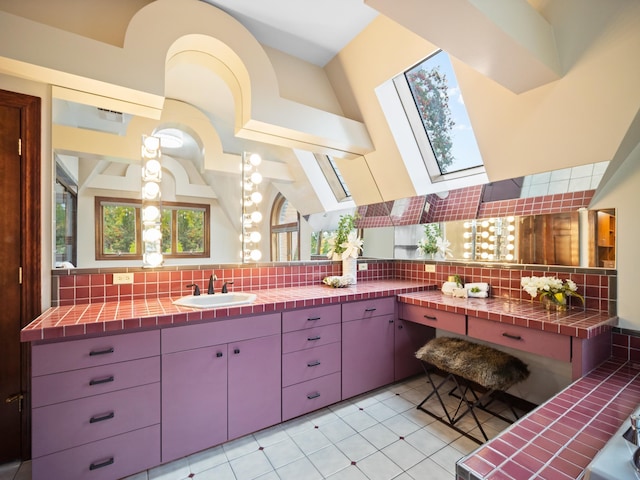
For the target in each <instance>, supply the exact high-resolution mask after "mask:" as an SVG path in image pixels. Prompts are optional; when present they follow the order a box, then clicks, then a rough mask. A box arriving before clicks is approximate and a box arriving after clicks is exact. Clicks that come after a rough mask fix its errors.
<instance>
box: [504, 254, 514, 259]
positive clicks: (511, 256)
mask: <svg viewBox="0 0 640 480" xmlns="http://www.w3.org/2000/svg"><path fill="white" fill-rule="evenodd" d="M505 258H506V259H507V260H509V261H511V260H513V255H511V254H510V253H509V254H507V256H506V257H505Z"/></svg>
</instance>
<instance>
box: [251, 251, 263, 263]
mask: <svg viewBox="0 0 640 480" xmlns="http://www.w3.org/2000/svg"><path fill="white" fill-rule="evenodd" d="M249 256H250V257H251V260H253V261H254V262H257V261H258V260H260V259H261V258H262V252H261V251H260V250H257V249H256V250H251V253H250V254H249Z"/></svg>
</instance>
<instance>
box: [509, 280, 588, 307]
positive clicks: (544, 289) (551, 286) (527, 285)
mask: <svg viewBox="0 0 640 480" xmlns="http://www.w3.org/2000/svg"><path fill="white" fill-rule="evenodd" d="M520 285H521V286H522V289H523V290H524V291H525V292H527V293H528V294H529V295H531V297H532V298H533V297H536V296H538V295H540V298H541V299H542V297H545V296H546V297H552V296H555V295H556V294H564V295H567V296H572V297H578V298H579V299H580V300H582V301H583V302H584V299H583V297H582V295H579V294H578V293H577V290H578V286H577V285H576V283H575V282H574V281H573V280H566V281H563V280H561V279H559V278H556V277H522V278H521V279H520Z"/></svg>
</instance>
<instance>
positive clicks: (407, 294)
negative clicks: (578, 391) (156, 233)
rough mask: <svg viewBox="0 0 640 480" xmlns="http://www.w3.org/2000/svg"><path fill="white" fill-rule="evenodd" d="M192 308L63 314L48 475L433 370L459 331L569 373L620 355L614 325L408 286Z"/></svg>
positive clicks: (186, 446) (47, 424)
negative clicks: (426, 365)
mask: <svg viewBox="0 0 640 480" xmlns="http://www.w3.org/2000/svg"><path fill="white" fill-rule="evenodd" d="M252 293H255V294H256V301H255V302H254V303H252V304H249V305H241V306H237V307H232V308H224V307H223V308H217V309H209V310H207V309H193V308H188V307H181V306H177V305H174V304H173V303H172V301H171V298H168V297H165V298H155V299H147V300H131V301H127V302H108V303H102V304H98V303H93V304H78V305H69V306H61V307H53V308H51V309H49V310H47V311H46V312H44V313H43V314H42V315H41V316H40V317H38V318H37V319H36V320H35V321H34V322H32V323H31V324H30V325H29V326H27V327H26V328H25V329H24V330H23V332H22V340H23V341H27V342H32V345H33V348H32V352H33V353H32V364H33V370H32V383H33V392H32V397H33V402H32V404H33V405H32V408H33V411H32V419H33V420H32V423H33V442H32V443H33V464H32V466H33V478H34V480H39V479H44V478H69V479H73V478H82V479H84V478H92V479H93V478H96V479H106V478H119V477H123V476H127V475H130V474H133V473H136V472H138V471H141V470H145V469H148V468H150V467H153V466H155V465H159V464H161V463H165V462H168V461H171V460H174V459H176V458H180V457H182V456H185V455H188V454H190V453H193V452H196V451H199V450H202V449H205V448H208V447H211V446H214V445H217V444H220V443H223V442H225V441H227V440H230V439H233V438H238V437H240V436H242V435H245V434H248V433H251V432H255V431H257V430H260V429H262V428H265V427H268V426H270V425H274V424H277V423H279V422H281V421H284V420H287V419H290V418H294V417H296V416H299V415H302V414H305V413H307V412H310V411H313V410H316V409H319V408H322V407H324V406H326V405H330V404H332V403H335V402H338V401H340V400H343V399H346V398H350V397H353V396H355V395H358V394H360V393H363V392H366V391H370V390H373V389H375V388H378V387H382V386H384V385H388V384H391V383H393V382H395V381H397V380H400V379H403V378H406V377H409V376H411V375H414V374H417V373H419V372H421V371H422V370H421V365H420V364H419V362H418V361H417V360H416V359H415V357H414V355H413V352H415V350H416V346H419V345H421V344H423V343H424V342H426V341H427V340H428V339H430V338H433V337H434V336H435V335H436V331H437V330H439V331H441V332H445V333H446V332H452V333H457V334H460V335H466V336H469V337H471V338H477V339H479V340H483V341H487V342H491V343H493V344H496V345H505V346H509V347H511V348H516V349H519V350H522V351H527V352H531V353H535V354H538V355H543V356H545V355H546V356H551V357H552V358H556V359H559V360H562V361H565V362H570V363H571V365H572V372H573V377H574V378H580V377H581V376H582V375H583V374H584V373H586V372H587V371H589V370H590V369H591V368H593V366H595V365H598V364H599V363H601V362H602V361H604V360H606V359H607V358H608V357H609V355H610V326H611V325H614V324H615V322H616V318H615V317H610V316H609V315H608V314H605V313H603V312H599V311H589V310H587V311H582V310H579V311H571V312H568V313H563V314H556V313H550V312H547V311H545V310H544V309H543V308H542V307H541V306H540V305H539V304H538V303H537V302H535V303H533V302H531V303H529V302H519V301H508V300H500V299H454V298H450V297H444V296H443V295H442V294H441V293H440V292H439V291H437V290H434V289H433V286H432V285H429V284H426V283H423V282H412V281H404V280H380V281H371V282H361V283H358V284H357V285H356V286H351V287H349V288H342V289H334V288H330V287H326V286H319V285H312V286H302V287H295V288H290V289H266V290H255V291H253V292H252Z"/></svg>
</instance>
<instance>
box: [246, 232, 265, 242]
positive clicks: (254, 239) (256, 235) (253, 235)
mask: <svg viewBox="0 0 640 480" xmlns="http://www.w3.org/2000/svg"><path fill="white" fill-rule="evenodd" d="M249 239H250V240H251V241H252V242H253V243H258V242H259V241H260V240H261V239H262V235H260V232H251V233H250V234H249Z"/></svg>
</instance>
